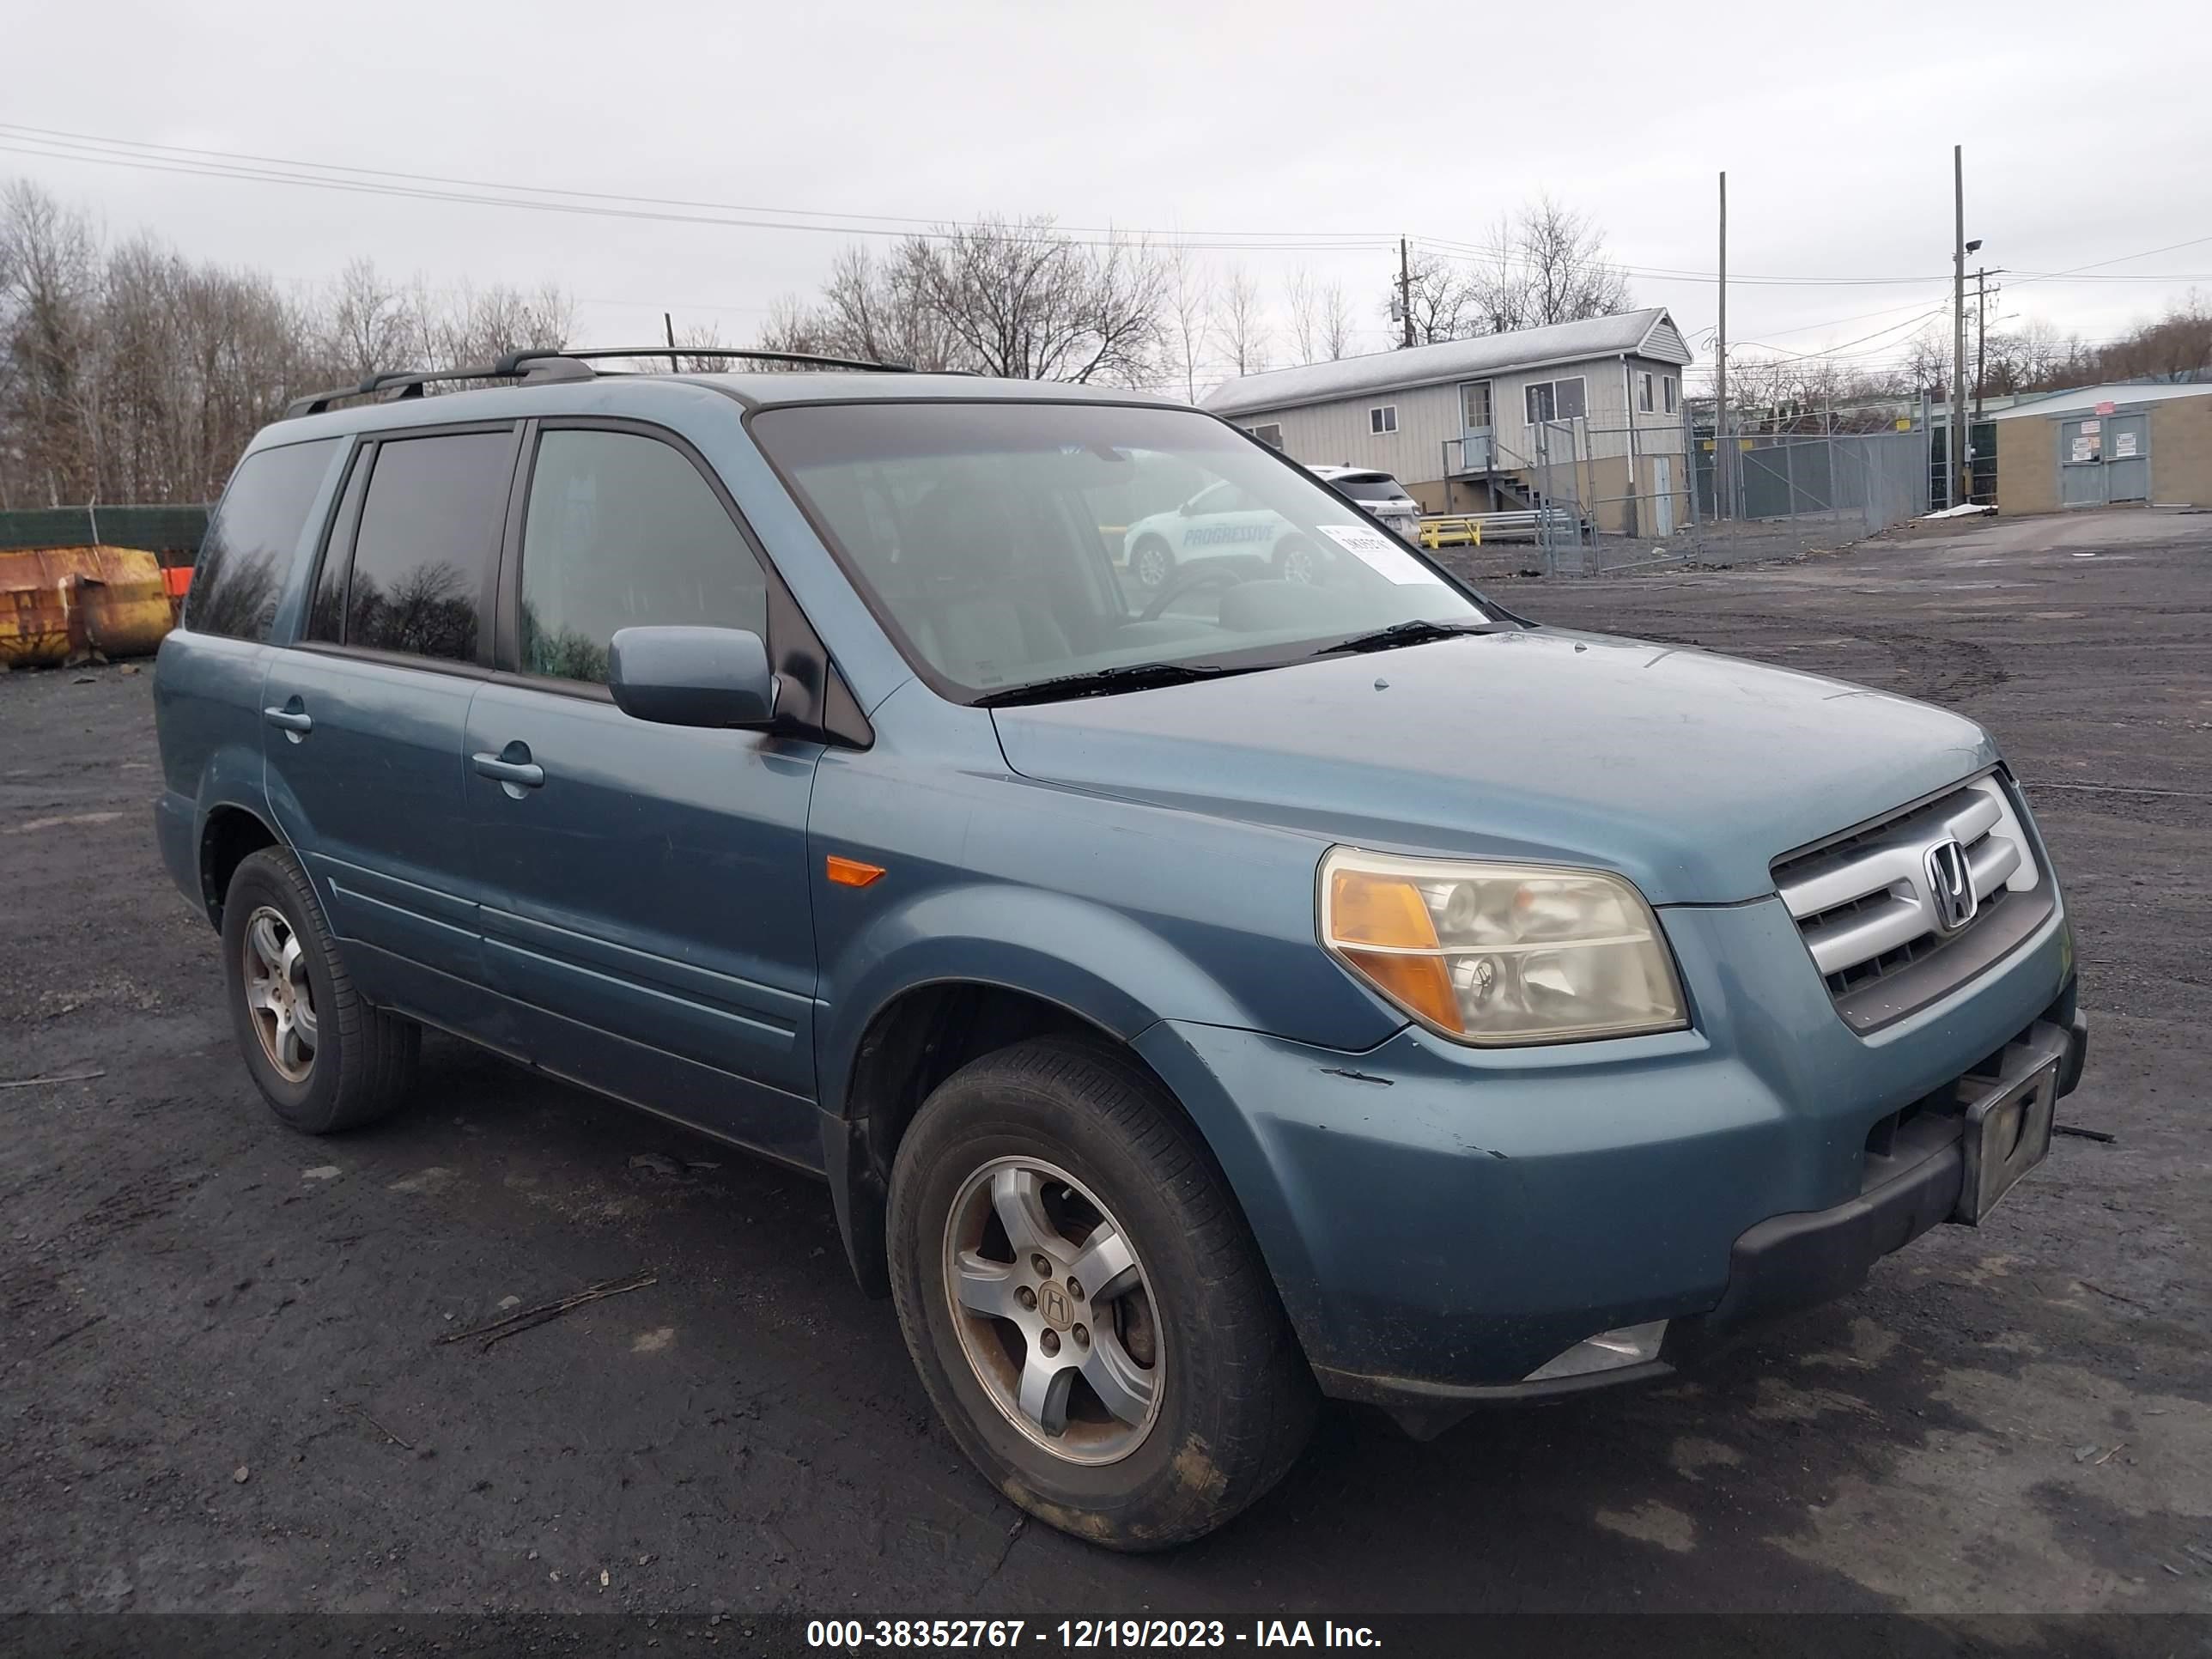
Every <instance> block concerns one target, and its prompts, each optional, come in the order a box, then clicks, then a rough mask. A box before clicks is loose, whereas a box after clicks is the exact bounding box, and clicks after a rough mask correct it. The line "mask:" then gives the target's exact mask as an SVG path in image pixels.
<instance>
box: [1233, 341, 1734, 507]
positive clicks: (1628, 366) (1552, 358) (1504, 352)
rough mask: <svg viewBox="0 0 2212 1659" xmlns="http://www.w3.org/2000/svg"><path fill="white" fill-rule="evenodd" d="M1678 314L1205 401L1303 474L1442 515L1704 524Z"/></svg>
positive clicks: (1428, 355) (1312, 372)
mask: <svg viewBox="0 0 2212 1659" xmlns="http://www.w3.org/2000/svg"><path fill="white" fill-rule="evenodd" d="M1689 362H1690V349H1689V347H1688V345H1687V344H1686V343H1685V341H1684V340H1683V338H1682V334H1681V331H1680V329H1678V328H1676V327H1675V325H1674V319H1672V318H1671V317H1669V316H1668V314H1667V313H1666V311H1665V309H1664V308H1663V307H1652V308H1650V309H1648V310H1644V311H1631V312H1624V313H1621V314H1620V315H1619V316H1615V317H1592V318H1589V319H1586V320H1584V321H1582V322H1575V323H1559V324H1556V325H1553V326H1551V327H1548V328H1531V329H1522V330H1519V331H1516V332H1514V333H1511V334H1490V335H1484V336H1482V337H1480V338H1477V339H1471V340H1449V341H1444V342H1442V343H1438V344H1436V345H1425V346H1411V347H1407V348H1406V349H1402V350H1397V351H1383V352H1376V353H1374V354H1372V355H1370V356H1364V357H1346V358H1342V359H1340V360H1339V361H1338V362H1331V363H1308V364H1305V365H1304V366H1302V367H1300V368H1278V369H1271V370H1269V371H1267V373H1265V374H1248V375H1245V376H1244V377H1243V378H1242V379H1239V380H1231V381H1228V382H1226V383H1225V384H1224V385H1222V386H1217V387H1216V388H1215V389H1214V390H1213V391H1212V392H1210V393H1208V394H1207V396H1206V398H1204V399H1203V400H1202V402H1203V406H1204V407H1205V408H1206V409H1207V410H1211V411H1212V413H1214V414H1217V415H1220V416H1225V418H1227V419H1229V420H1231V421H1234V422H1236V423H1237V425H1239V426H1241V427H1243V428H1247V429H1248V430H1249V431H1251V432H1253V433H1255V435H1258V436H1259V437H1261V439H1263V440H1265V441H1267V442H1269V443H1272V444H1273V445H1275V446H1276V447H1278V448H1279V449H1281V450H1282V451H1284V453H1286V454H1288V455H1289V456H1290V457H1291V459H1293V460H1296V461H1302V462H1305V463H1307V464H1309V465H1314V464H1332V463H1333V464H1337V465H1349V466H1363V467H1374V468H1377V469H1379V470H1381V471H1386V472H1389V473H1392V474H1394V475H1395V477H1397V478H1398V479H1399V480H1400V481H1401V483H1404V484H1406V485H1407V488H1408V489H1411V490H1412V492H1413V495H1414V497H1415V498H1416V499H1417V500H1419V501H1420V503H1421V506H1422V508H1423V510H1424V511H1425V512H1430V513H1481V512H1492V511H1511V510H1514V509H1516V508H1522V507H1531V506H1534V504H1535V501H1536V497H1537V495H1538V494H1539V493H1540V492H1542V493H1545V494H1547V495H1549V497H1550V498H1551V499H1552V500H1553V501H1555V502H1559V503H1562V504H1565V505H1570V506H1574V507H1579V508H1580V510H1581V511H1582V512H1583V514H1584V515H1585V516H1587V517H1588V518H1589V519H1590V520H1592V521H1593V522H1595V524H1596V526H1597V527H1598V528H1599V529H1600V530H1601V531H1611V532H1628V533H1632V534H1635V535H1638V536H1663V535H1666V534H1668V533H1670V532H1672V531H1673V529H1674V526H1677V525H1686V524H1687V523H1688V521H1689V490H1690V477H1689V456H1688V449H1687V444H1686V437H1685V423H1684V421H1683V416H1682V371H1683V369H1684V368H1686V367H1687V365H1688V364H1689Z"/></svg>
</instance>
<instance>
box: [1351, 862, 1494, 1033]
mask: <svg viewBox="0 0 2212 1659" xmlns="http://www.w3.org/2000/svg"><path fill="white" fill-rule="evenodd" d="M1328 896H1329V905H1328V917H1329V935H1330V936H1329V943H1330V944H1331V945H1334V946H1335V947H1336V948H1337V949H1338V950H1339V951H1342V952H1343V955H1344V958H1345V960H1346V961H1347V962H1349V963H1352V965H1353V966H1355V967H1357V968H1358V969H1359V971H1360V972H1361V973H1363V974H1364V975H1367V977H1368V978H1369V979H1370V981H1373V983H1374V985H1375V987H1376V989H1377V990H1379V991H1381V992H1382V993H1383V995H1385V996H1387V997H1389V998H1390V999H1392V1000H1394V1001H1395V1002H1397V1003H1399V1004H1401V1005H1402V1006H1404V1007H1406V1008H1407V1009H1408V1010H1410V1011H1411V1012H1414V1013H1416V1014H1419V1016H1420V1017H1421V1018H1423V1019H1425V1020H1427V1021H1428V1022H1429V1023H1430V1024H1433V1025H1437V1026H1441V1027H1442V1028H1443V1030H1447V1031H1459V1030H1464V1029H1465V1028H1464V1026H1463V1025H1462V1023H1461V1019H1460V1012H1459V999H1458V998H1457V997H1456V996H1455V995H1453V994H1452V987H1451V975H1450V972H1449V969H1447V968H1446V967H1445V965H1444V959H1443V955H1442V953H1441V952H1440V951H1438V949H1437V925H1436V923H1435V921H1432V920H1431V918H1430V915H1429V907H1428V903H1427V902H1426V901H1425V900H1424V899H1423V898H1422V897H1421V890H1420V889H1419V888H1418V887H1416V886H1414V885H1413V883H1412V882H1410V881H1407V880H1405V879H1403V878H1401V877H1397V876H1389V875H1380V874H1377V873H1376V872H1374V871H1371V870H1338V871H1336V872H1333V873H1332V874H1331V876H1330V878H1329V895H1328ZM1361 945H1379V946H1381V947H1383V948H1382V949H1379V950H1371V951H1363V950H1361V949H1359V948H1358V947H1359V946H1361ZM1401 951H1422V952H1425V953H1431V954H1423V955H1419V956H1409V955H1401V954H1400V952H1401Z"/></svg>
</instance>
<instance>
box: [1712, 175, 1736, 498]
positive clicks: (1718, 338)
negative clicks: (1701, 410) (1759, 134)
mask: <svg viewBox="0 0 2212 1659" xmlns="http://www.w3.org/2000/svg"><path fill="white" fill-rule="evenodd" d="M1713 388H1714V390H1713V517H1715V518H1716V519H1726V518H1730V517H1732V516H1734V515H1733V514H1732V513H1730V511H1729V509H1730V508H1731V507H1734V505H1735V502H1734V501H1733V500H1731V499H1730V497H1729V492H1728V463H1727V461H1725V460H1724V459H1722V458H1723V456H1725V455H1727V454H1729V441H1728V174H1727V173H1725V172H1723V173H1722V174H1721V323H1720V329H1719V331H1718V332H1717V334H1716V335H1715V337H1714V346H1713Z"/></svg>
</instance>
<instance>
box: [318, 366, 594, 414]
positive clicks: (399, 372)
mask: <svg viewBox="0 0 2212 1659" xmlns="http://www.w3.org/2000/svg"><path fill="white" fill-rule="evenodd" d="M510 355H514V354H510ZM525 355H528V356H532V357H533V358H538V357H544V358H559V357H561V356H564V355H565V354H562V353H560V352H550V353H530V354H525ZM591 374H592V371H591V369H590V368H588V367H586V365H584V364H582V363H572V364H570V365H568V368H566V370H565V371H564V369H563V368H562V365H561V364H560V363H559V362H552V361H547V362H536V361H533V362H532V364H531V366H530V367H529V368H526V369H525V368H508V367H507V366H506V360H505V359H504V358H502V359H501V361H500V362H496V363H484V364H479V365H478V366H477V367H475V368H386V369H380V370H378V371H377V372H376V373H374V374H364V375H363V376H362V378H361V380H360V381H359V383H358V384H356V385H354V386H333V387H332V388H331V390H330V391H328V392H309V393H308V394H307V396H306V397H304V398H294V399H293V400H292V401H291V402H290V403H289V404H285V405H284V418H285V419H286V420H290V419H291V418H292V417H293V416H298V415H325V414H328V413H329V412H330V407H331V404H334V403H337V402H340V401H342V400H343V399H344V398H373V397H374V396H375V395H376V394H377V393H378V392H389V391H390V390H391V389H392V387H393V386H398V388H399V397H398V398H395V399H394V400H393V401H395V402H403V401H404V400H405V399H407V398H419V397H421V396H422V388H423V387H424V386H432V385H435V384H438V383H440V382H442V381H447V380H589V379H590V378H591Z"/></svg>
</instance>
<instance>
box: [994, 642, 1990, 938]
mask: <svg viewBox="0 0 2212 1659" xmlns="http://www.w3.org/2000/svg"><path fill="white" fill-rule="evenodd" d="M993 714H994V719H995V720H996V721H997V724H998V729H999V738H1000V744H1002V746H1003V747H1004V749H1005V750H1006V760H1007V763H1008V764H1010V765H1011V766H1012V768H1013V769H1014V770H1015V771H1016V772H1018V773H1020V774H1021V775H1024V776H1025V777H1030V778H1034V779H1037V780H1040V781H1048V782H1053V783H1059V784H1064V785H1067V786H1069V787H1075V788H1080V789H1085V790H1091V791H1095V792H1097V793H1106V794H1112V795H1118V796H1122V797H1127V798H1129V799H1141V800H1146V801H1151V802H1154V803H1156V804H1158V805H1164V806H1170V807H1175V808H1178V809H1182V810H1185V811H1197V812H1205V813H1208V814H1211V815H1214V816H1218V817H1234V818H1241V819H1244V820H1248V821H1250V822H1254V823H1267V824H1270V825H1273V826H1276V827H1279V828H1283V829H1293V830H1297V831H1301V832H1304V833H1309V834H1311V835H1313V836H1316V837H1317V838H1321V839H1324V840H1327V841H1330V842H1349V843H1352V844H1354V845H1358V846H1362V847H1367V848H1373V849H1376V850H1379V851H1394V852H1412V853H1432V854H1450V855H1455V856H1461V857H1496V858H1520V859H1531V860H1552V861H1558V862H1566V863H1573V864H1584V865H1589V864H1595V865H1598V866H1602V867H1606V868H1609V869H1613V870H1617V871H1619V872H1620V873H1622V874H1623V875H1626V876H1627V877H1628V878H1630V879H1632V880H1633V881H1634V882H1635V883H1636V884H1637V885H1638V887H1639V888H1640V889H1642V890H1643V891H1644V894H1645V896H1647V897H1649V898H1650V900H1651V901H1652V902H1654V903H1662V904H1665V903H1729V902H1735V901H1738V900H1741V899H1747V898H1753V897H1757V896H1760V895H1763V894H1767V893H1771V892H1772V891H1773V890H1774V879H1773V877H1772V876H1771V873H1770V872H1769V869H1768V866H1769V864H1770V863H1771V860H1773V859H1774V858H1775V857H1777V856H1778V854H1783V853H1786V852H1789V851H1790V850H1792V849H1794V848H1798V847H1802V846H1803V845H1804V844H1805V843H1806V842H1811V841H1816V840H1818V839H1820V837H1821V836H1827V835H1832V834H1833V833H1835V832H1836V831H1837V830H1839V829H1845V828H1847V827H1849V826H1850V825H1851V824H1854V823H1860V822H1862V821H1863V820H1864V819H1867V818H1869V817H1875V816H1877V815H1879V814H1881V813H1882V812H1884V811H1888V810H1889V809H1890V808H1893V807H1895V806H1899V805H1904V804H1905V802H1907V801H1911V800H1914V799H1918V798H1919V797H1921V796H1923V795H1927V794H1930V793H1935V792H1936V791H1937V790H1939V789H1941V788H1942V787H1944V786H1946V785H1948V784H1951V783H1954V782H1957V781H1960V779H1963V778H1966V777H1968V776H1970V775H1972V774H1973V773H1975V772H1977V771H1979V770H1981V769H1984V768H1985V767H1988V766H1990V765H1993V764H1994V763H1996V759H1997V754H1996V748H1995V746H1994V745H1993V744H1991V742H1990V738H1989V736H1988V734H1987V733H1986V732H1984V731H1983V730H1982V729H1981V727H1980V726H1977V725H1976V724H1974V723H1973V722H1972V720H1964V719H1961V718H1960V717H1959V716H1958V715H1955V714H1947V713H1945V712H1944V711H1943V710H1942V709H1940V708H1932V707H1930V706H1929V705H1927V704H1925V703H1919V702H1912V701H1911V700H1910V699H1907V698H1904V697H1899V696H1893V695H1891V694H1890V693H1888V692H1885V691H1876V690H1869V689H1868V688H1866V687H1863V686H1856V685H1850V684H1844V682H1842V681H1840V680H1830V679H1823V678H1819V677H1818V676H1815V675H1811V674H1801V673H1796V672H1792V671H1788V670H1785V669H1778V668H1768V667H1765V666H1763V665H1759V664H1756V663H1749V662H1744V661H1741V660H1739V659H1735V658H1731V657H1721V656H1715V655H1713V654H1711V653H1707V652H1702V651H1694V650H1689V649H1685V648H1681V647H1674V646H1663V645H1650V644H1644V643H1642V642H1639V641H1631V640H1620V639H1610V638H1607V637H1605V636H1603V635H1589V634H1571V633H1564V632H1556V631H1554V630H1553V629H1541V630H1531V631H1528V632H1519V631H1516V632H1512V633H1504V634H1490V635H1468V636H1464V637H1462V638H1458V639H1451V640H1439V641H1434V642H1432V643H1429V644H1425V645H1418V646H1408V647H1401V648H1400V649H1398V650H1395V651H1379V652H1373V653H1365V654H1362V655H1354V656H1340V657H1328V658H1323V659H1318V660H1316V661H1314V662H1310V663H1300V664H1297V665H1293V666H1291V667H1286V668H1279V669H1274V670H1270V671H1262V672H1259V673H1253V674H1243V675H1237V676H1233V677H1231V678H1225V679H1218V680H1206V681H1199V682H1195V683H1194V684H1189V685H1178V686H1168V687H1164V688H1161V689H1159V690H1149V691H1134V692H1125V693H1121V694H1119V695H1116V696H1100V697H1087V698H1083V699H1079V700H1077V701H1073V702H1061V703H1041V704H1036V705H1032V706H1027V707H1015V708H1001V709H996V710H994V711H993Z"/></svg>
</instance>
